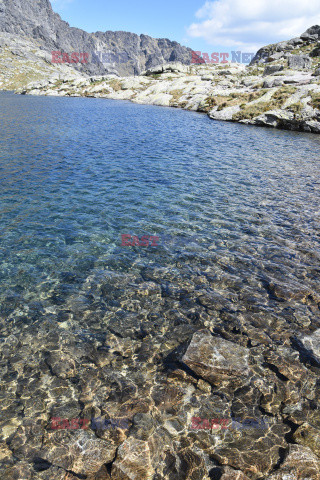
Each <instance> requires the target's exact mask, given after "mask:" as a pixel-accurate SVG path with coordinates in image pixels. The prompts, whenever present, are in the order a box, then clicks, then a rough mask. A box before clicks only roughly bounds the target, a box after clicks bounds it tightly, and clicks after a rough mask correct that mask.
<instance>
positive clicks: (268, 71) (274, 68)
mask: <svg viewBox="0 0 320 480" xmlns="http://www.w3.org/2000/svg"><path fill="white" fill-rule="evenodd" d="M282 70H283V65H267V66H266V67H265V69H264V72H263V75H272V74H273V73H277V72H281V71H282Z"/></svg>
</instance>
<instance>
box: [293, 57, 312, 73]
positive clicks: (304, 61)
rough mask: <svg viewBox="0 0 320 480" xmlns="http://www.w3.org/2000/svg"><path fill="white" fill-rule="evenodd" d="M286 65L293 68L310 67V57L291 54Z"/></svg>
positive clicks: (302, 68)
mask: <svg viewBox="0 0 320 480" xmlns="http://www.w3.org/2000/svg"><path fill="white" fill-rule="evenodd" d="M288 66H289V68H291V69H293V70H304V69H308V68H310V67H311V59H310V57H308V56H307V55H291V56H290V57H289V58H288Z"/></svg>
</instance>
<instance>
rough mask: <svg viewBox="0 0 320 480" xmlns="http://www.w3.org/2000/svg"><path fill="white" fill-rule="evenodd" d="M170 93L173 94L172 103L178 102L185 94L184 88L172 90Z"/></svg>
mask: <svg viewBox="0 0 320 480" xmlns="http://www.w3.org/2000/svg"><path fill="white" fill-rule="evenodd" d="M170 95H172V98H171V100H170V105H172V104H176V103H178V102H179V100H180V98H181V97H182V95H183V91H182V90H171V92H170Z"/></svg>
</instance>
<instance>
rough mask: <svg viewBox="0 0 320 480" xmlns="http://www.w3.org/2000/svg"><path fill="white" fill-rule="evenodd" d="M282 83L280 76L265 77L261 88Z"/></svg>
mask: <svg viewBox="0 0 320 480" xmlns="http://www.w3.org/2000/svg"><path fill="white" fill-rule="evenodd" d="M281 85H283V80H282V79H280V78H267V79H266V80H265V81H264V82H263V85H262V86H263V88H272V87H280V86H281Z"/></svg>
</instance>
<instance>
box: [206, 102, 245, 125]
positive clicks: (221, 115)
mask: <svg viewBox="0 0 320 480" xmlns="http://www.w3.org/2000/svg"><path fill="white" fill-rule="evenodd" d="M239 110H240V106H239V105H233V106H231V107H226V108H224V109H223V110H220V111H217V110H211V112H210V113H209V117H210V118H212V119H213V120H226V121H228V120H229V121H230V120H232V117H233V115H234V114H235V113H238V112H239Z"/></svg>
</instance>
